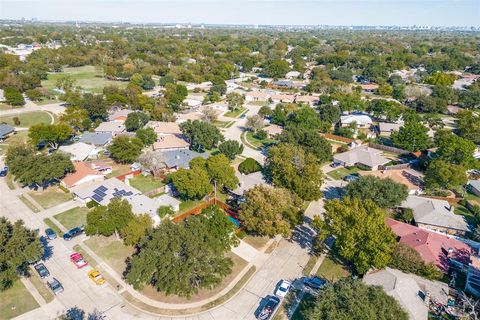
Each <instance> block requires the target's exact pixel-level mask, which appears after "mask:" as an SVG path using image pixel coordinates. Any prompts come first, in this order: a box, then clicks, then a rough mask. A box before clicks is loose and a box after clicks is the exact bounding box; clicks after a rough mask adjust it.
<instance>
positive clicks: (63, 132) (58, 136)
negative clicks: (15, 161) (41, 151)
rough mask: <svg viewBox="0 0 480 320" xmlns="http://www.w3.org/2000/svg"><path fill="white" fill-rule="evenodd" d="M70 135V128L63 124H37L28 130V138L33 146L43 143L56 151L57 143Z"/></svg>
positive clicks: (71, 131) (71, 133)
mask: <svg viewBox="0 0 480 320" xmlns="http://www.w3.org/2000/svg"><path fill="white" fill-rule="evenodd" d="M72 135H73V130H72V128H71V127H70V126H69V125H68V124H65V123H59V124H44V123H39V124H35V125H33V126H31V127H30V129H29V130H28V137H29V138H30V139H31V141H32V143H33V144H34V145H38V144H39V143H41V142H44V143H46V144H48V145H49V146H50V147H51V148H54V149H57V148H58V145H59V143H61V142H64V141H66V140H67V139H68V138H70V137H71V136H72Z"/></svg>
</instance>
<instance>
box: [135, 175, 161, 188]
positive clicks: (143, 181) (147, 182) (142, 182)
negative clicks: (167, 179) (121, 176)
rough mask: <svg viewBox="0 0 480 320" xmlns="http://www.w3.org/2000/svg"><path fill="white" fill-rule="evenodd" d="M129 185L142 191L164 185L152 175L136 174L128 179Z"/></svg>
mask: <svg viewBox="0 0 480 320" xmlns="http://www.w3.org/2000/svg"><path fill="white" fill-rule="evenodd" d="M129 182H130V185H131V186H132V187H134V188H136V189H138V190H140V191H142V192H148V191H152V190H154V189H158V188H160V187H162V186H164V183H163V182H162V181H161V180H159V179H156V178H154V177H153V176H143V175H138V176H136V177H134V178H132V179H130V180H129Z"/></svg>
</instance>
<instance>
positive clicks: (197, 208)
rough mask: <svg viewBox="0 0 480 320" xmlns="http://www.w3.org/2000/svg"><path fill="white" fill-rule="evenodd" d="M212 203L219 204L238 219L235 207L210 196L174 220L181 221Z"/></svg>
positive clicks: (198, 212)
mask: <svg viewBox="0 0 480 320" xmlns="http://www.w3.org/2000/svg"><path fill="white" fill-rule="evenodd" d="M212 205H216V206H219V207H220V208H222V209H223V211H225V213H226V214H228V215H229V216H231V217H233V218H236V219H238V215H237V211H236V210H235V209H233V208H232V207H230V206H229V205H228V204H226V203H224V202H222V201H220V200H218V199H216V198H210V199H208V200H207V201H205V202H203V203H201V204H199V205H198V206H196V207H195V208H193V209H190V210H188V211H186V212H184V213H182V214H181V215H179V216H176V217H174V218H173V219H172V221H173V222H180V221H182V220H185V219H186V218H188V217H189V216H192V215H197V214H200V213H201V212H202V210H203V209H205V208H207V207H209V206H212Z"/></svg>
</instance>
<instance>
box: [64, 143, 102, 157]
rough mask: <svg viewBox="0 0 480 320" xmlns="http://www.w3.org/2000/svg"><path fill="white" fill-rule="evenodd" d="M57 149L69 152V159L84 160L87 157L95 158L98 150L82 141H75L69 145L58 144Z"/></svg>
mask: <svg viewBox="0 0 480 320" xmlns="http://www.w3.org/2000/svg"><path fill="white" fill-rule="evenodd" d="M58 150H59V151H61V152H64V153H66V154H69V155H70V160H72V161H84V160H86V159H88V158H91V159H96V158H97V157H98V152H99V150H98V149H97V148H96V147H95V146H93V145H91V144H86V143H83V142H75V143H73V144H70V145H66V146H60V147H59V148H58Z"/></svg>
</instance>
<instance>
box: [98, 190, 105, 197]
mask: <svg viewBox="0 0 480 320" xmlns="http://www.w3.org/2000/svg"><path fill="white" fill-rule="evenodd" d="M95 193H96V194H98V195H99V196H101V197H105V196H106V195H107V194H106V193H105V192H102V191H97V192H95Z"/></svg>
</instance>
